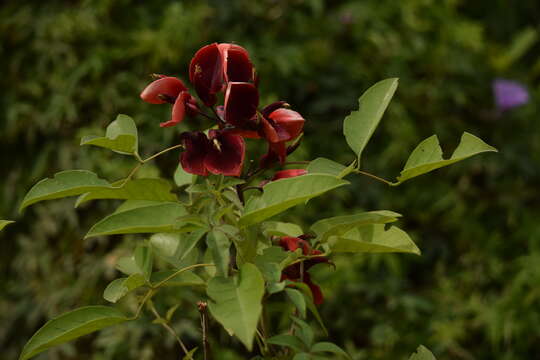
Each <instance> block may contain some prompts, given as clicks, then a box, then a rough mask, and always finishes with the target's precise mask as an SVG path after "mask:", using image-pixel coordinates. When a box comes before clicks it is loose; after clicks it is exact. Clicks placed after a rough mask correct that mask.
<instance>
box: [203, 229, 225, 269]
mask: <svg viewBox="0 0 540 360" xmlns="http://www.w3.org/2000/svg"><path fill="white" fill-rule="evenodd" d="M206 244H207V245H208V248H209V249H210V251H211V252H212V258H213V260H214V261H213V263H214V264H215V265H216V273H217V275H218V276H225V277H226V276H227V275H228V273H229V263H230V247H231V241H230V240H229V238H228V237H227V235H225V233H223V232H222V231H219V230H213V231H210V232H209V233H208V235H207V236H206Z"/></svg>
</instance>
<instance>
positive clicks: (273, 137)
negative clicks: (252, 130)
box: [261, 117, 279, 143]
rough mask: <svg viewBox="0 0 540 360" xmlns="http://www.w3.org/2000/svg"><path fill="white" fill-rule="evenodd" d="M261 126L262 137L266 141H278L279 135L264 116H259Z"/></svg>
mask: <svg viewBox="0 0 540 360" xmlns="http://www.w3.org/2000/svg"><path fill="white" fill-rule="evenodd" d="M261 128H262V133H263V134H264V138H265V139H266V140H267V141H268V142H271V143H277V142H279V135H278V133H277V130H276V129H275V128H274V126H273V125H272V124H271V123H270V122H269V121H268V120H266V118H265V117H261Z"/></svg>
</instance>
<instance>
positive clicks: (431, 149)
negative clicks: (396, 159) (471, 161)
mask: <svg viewBox="0 0 540 360" xmlns="http://www.w3.org/2000/svg"><path fill="white" fill-rule="evenodd" d="M483 152H497V149H495V148H494V147H493V146H490V145H488V144H486V143H485V142H484V141H482V140H481V139H479V138H477V137H476V136H474V135H472V134H469V133H467V132H464V133H463V135H462V136H461V141H460V142H459V145H458V147H457V148H456V150H455V151H454V153H453V154H452V156H451V157H450V158H449V159H447V160H444V159H443V157H442V150H441V146H440V145H439V139H438V138H437V135H433V136H431V137H429V138H427V139H425V140H424V141H422V142H421V143H420V144H418V146H417V147H416V149H414V150H413V152H412V153H411V155H410V156H409V159H408V160H407V163H406V164H405V167H404V168H403V170H401V174H400V176H398V178H397V179H398V181H397V183H394V184H393V185H399V184H401V183H402V182H404V181H405V180H409V179H411V178H413V177H416V176H419V175H423V174H425V173H428V172H430V171H433V170H435V169H438V168H441V167H443V166H447V165H450V164H453V163H455V162H458V161H461V160H464V159H467V158H469V157H471V156H474V155H477V154H480V153H483Z"/></svg>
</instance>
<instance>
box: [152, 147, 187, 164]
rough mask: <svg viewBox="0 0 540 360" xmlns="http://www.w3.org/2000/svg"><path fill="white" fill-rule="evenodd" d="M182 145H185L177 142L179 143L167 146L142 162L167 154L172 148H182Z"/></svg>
mask: <svg viewBox="0 0 540 360" xmlns="http://www.w3.org/2000/svg"><path fill="white" fill-rule="evenodd" d="M180 147H184V145H182V144H177V145H174V146H171V147H168V148H166V149H164V150H161V151H160V152H158V153H155V154H154V155H152V156H150V157H149V158H146V159H144V160H143V161H142V163H143V164H144V163H147V162H148V161H150V160H152V159H155V158H157V157H158V156H160V155H163V154H165V153H166V152H168V151H171V150H174V149H178V148H180Z"/></svg>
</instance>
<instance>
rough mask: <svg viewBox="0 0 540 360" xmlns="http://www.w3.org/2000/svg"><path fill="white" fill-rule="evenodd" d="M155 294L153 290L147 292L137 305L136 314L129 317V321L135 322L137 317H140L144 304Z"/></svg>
mask: <svg viewBox="0 0 540 360" xmlns="http://www.w3.org/2000/svg"><path fill="white" fill-rule="evenodd" d="M155 293H156V291H155V290H153V289H150V290H148V292H147V293H146V294H145V295H144V297H143V299H142V301H141V303H140V304H139V307H138V308H137V312H136V313H135V315H133V316H132V317H130V318H129V320H137V319H138V318H139V316H140V315H141V311H142V308H143V306H144V304H146V302H147V301H148V300H150V299H151V298H152V296H154V294H155Z"/></svg>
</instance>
